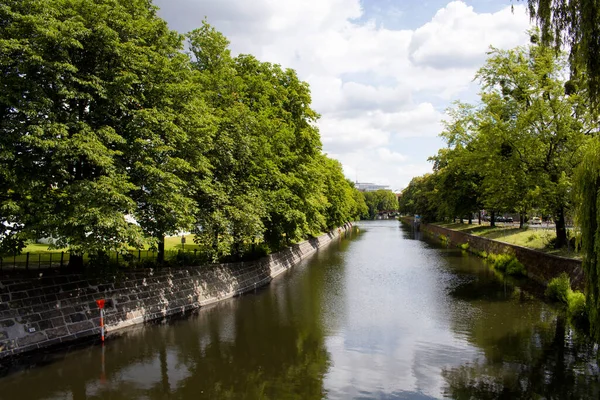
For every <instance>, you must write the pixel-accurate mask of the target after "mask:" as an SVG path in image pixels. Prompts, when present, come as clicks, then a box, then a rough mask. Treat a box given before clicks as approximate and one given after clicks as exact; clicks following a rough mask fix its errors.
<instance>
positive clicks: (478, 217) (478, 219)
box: [477, 210, 481, 225]
mask: <svg viewBox="0 0 600 400" xmlns="http://www.w3.org/2000/svg"><path fill="white" fill-rule="evenodd" d="M477 224H478V225H481V210H479V212H478V213H477Z"/></svg>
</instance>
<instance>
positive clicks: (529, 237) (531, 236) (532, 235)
mask: <svg viewBox="0 0 600 400" xmlns="http://www.w3.org/2000/svg"><path fill="white" fill-rule="evenodd" d="M539 238H540V237H539V236H538V234H537V233H532V234H531V235H529V236H528V237H527V242H533V241H534V240H536V239H539Z"/></svg>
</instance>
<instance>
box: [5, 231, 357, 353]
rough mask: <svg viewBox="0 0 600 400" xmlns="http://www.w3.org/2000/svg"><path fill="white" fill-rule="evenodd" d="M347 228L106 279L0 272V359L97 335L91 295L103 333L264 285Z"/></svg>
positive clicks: (95, 313)
mask: <svg viewBox="0 0 600 400" xmlns="http://www.w3.org/2000/svg"><path fill="white" fill-rule="evenodd" d="M347 229H350V224H348V227H347V228H346V227H342V228H339V229H336V230H334V231H332V232H330V233H328V234H325V235H322V236H320V237H318V238H315V239H311V240H308V241H305V242H303V243H300V244H297V245H293V246H291V247H289V248H286V249H284V250H282V251H280V252H278V253H275V254H271V255H269V256H267V257H265V258H262V259H260V260H258V261H254V262H242V263H230V264H217V265H208V266H206V265H205V266H199V267H188V268H185V269H165V270H155V271H153V270H138V271H133V272H124V273H122V274H120V275H119V276H118V277H113V278H112V279H107V278H103V279H101V280H100V279H89V278H86V277H84V276H83V275H62V276H61V275H58V276H46V277H44V276H43V275H42V276H41V277H39V278H38V279H31V278H29V279H23V278H21V279H17V278H12V279H11V278H7V279H3V278H0V360H1V359H2V358H5V357H7V356H13V355H17V354H22V353H25V352H30V351H34V350H37V349H42V348H46V347H49V346H55V345H59V344H61V343H65V344H66V343H69V342H72V341H74V340H77V339H80V338H84V337H88V336H94V335H95V336H97V337H99V335H100V315H99V310H98V306H97V305H96V300H98V299H101V298H103V299H106V305H105V318H104V323H105V327H106V330H107V332H108V335H110V333H111V332H114V331H116V330H119V329H122V328H126V327H129V326H132V325H135V324H140V323H143V322H146V321H152V320H157V319H162V318H165V317H167V316H170V315H175V314H181V313H185V312H187V311H190V310H194V309H198V308H200V307H202V306H205V305H208V304H211V303H215V302H217V301H219V300H223V299H227V298H230V297H233V296H237V295H240V294H242V293H245V292H249V291H253V290H254V289H256V288H258V287H261V286H264V285H266V284H268V283H269V282H270V281H271V280H272V279H273V278H274V277H276V276H277V275H279V274H281V273H282V272H284V271H286V270H288V269H290V268H291V267H292V266H294V265H295V264H297V263H298V262H299V261H300V260H302V259H303V258H306V257H307V256H309V255H311V254H313V253H314V252H316V251H317V250H318V249H319V248H320V247H323V246H325V245H327V244H329V243H330V242H331V241H332V240H333V239H335V238H336V237H339V236H340V235H342V234H343V233H344V232H345V231H346V230H347Z"/></svg>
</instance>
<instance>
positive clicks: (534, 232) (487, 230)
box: [437, 223, 581, 258]
mask: <svg viewBox="0 0 600 400" xmlns="http://www.w3.org/2000/svg"><path fill="white" fill-rule="evenodd" d="M437 225H439V226H443V227H444V228H449V229H452V230H457V231H462V232H466V233H470V234H471V235H476V236H481V237H485V238H488V239H494V240H498V241H500V242H505V243H510V244H515V245H517V246H522V247H528V248H530V249H535V250H539V251H543V252H544V253H549V254H554V255H557V256H562V257H569V258H581V255H580V254H579V253H576V252H574V251H573V250H567V249H560V250H556V249H554V248H553V247H552V246H551V245H550V241H551V240H552V239H554V238H555V237H556V232H555V231H554V229H545V228H523V229H519V228H518V227H514V226H510V225H509V226H501V225H499V226H496V227H491V226H490V225H489V224H487V225H477V224H476V223H474V224H472V225H469V224H466V223H463V224H461V223H446V224H444V223H441V224H437Z"/></svg>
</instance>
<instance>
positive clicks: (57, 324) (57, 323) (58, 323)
mask: <svg viewBox="0 0 600 400" xmlns="http://www.w3.org/2000/svg"><path fill="white" fill-rule="evenodd" d="M50 322H52V327H53V328H57V327H60V326H65V325H66V322H65V319H64V318H63V317H57V318H52V319H51V320H50Z"/></svg>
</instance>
